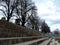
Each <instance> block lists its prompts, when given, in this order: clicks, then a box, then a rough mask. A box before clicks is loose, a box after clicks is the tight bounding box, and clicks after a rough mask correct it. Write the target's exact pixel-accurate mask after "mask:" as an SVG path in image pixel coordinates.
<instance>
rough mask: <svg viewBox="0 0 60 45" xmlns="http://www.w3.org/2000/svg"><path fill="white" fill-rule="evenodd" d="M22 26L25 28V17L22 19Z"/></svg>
mask: <svg viewBox="0 0 60 45" xmlns="http://www.w3.org/2000/svg"><path fill="white" fill-rule="evenodd" d="M22 26H23V27H24V26H25V17H24V16H23V17H22Z"/></svg>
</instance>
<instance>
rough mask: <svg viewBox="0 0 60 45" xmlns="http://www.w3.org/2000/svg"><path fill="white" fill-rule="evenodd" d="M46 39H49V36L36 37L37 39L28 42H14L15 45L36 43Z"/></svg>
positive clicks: (32, 44) (33, 44)
mask: <svg viewBox="0 0 60 45" xmlns="http://www.w3.org/2000/svg"><path fill="white" fill-rule="evenodd" d="M46 39H48V38H41V39H36V40H32V41H28V42H23V43H18V44H13V45H36V44H37V42H40V41H44V40H46Z"/></svg>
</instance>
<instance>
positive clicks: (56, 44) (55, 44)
mask: <svg viewBox="0 0 60 45" xmlns="http://www.w3.org/2000/svg"><path fill="white" fill-rule="evenodd" d="M50 45H60V44H59V43H58V41H56V40H55V39H53V40H52V42H51V43H50Z"/></svg>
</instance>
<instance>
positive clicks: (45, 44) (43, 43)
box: [39, 38, 51, 45]
mask: <svg viewBox="0 0 60 45" xmlns="http://www.w3.org/2000/svg"><path fill="white" fill-rule="evenodd" d="M50 41H51V38H50V39H48V40H45V41H44V42H42V43H41V44H39V45H47V44H48V43H49V42H50Z"/></svg>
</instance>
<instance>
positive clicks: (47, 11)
mask: <svg viewBox="0 0 60 45" xmlns="http://www.w3.org/2000/svg"><path fill="white" fill-rule="evenodd" d="M33 1H34V2H35V5H36V6H37V9H38V15H39V16H40V17H41V18H42V19H44V20H45V21H46V23H47V24H48V25H49V26H50V29H51V31H54V30H55V29H57V28H58V29H60V0H33Z"/></svg>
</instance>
